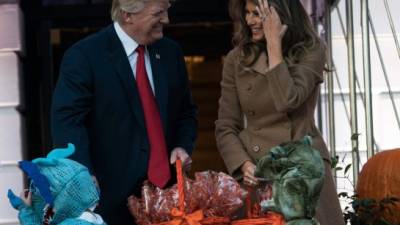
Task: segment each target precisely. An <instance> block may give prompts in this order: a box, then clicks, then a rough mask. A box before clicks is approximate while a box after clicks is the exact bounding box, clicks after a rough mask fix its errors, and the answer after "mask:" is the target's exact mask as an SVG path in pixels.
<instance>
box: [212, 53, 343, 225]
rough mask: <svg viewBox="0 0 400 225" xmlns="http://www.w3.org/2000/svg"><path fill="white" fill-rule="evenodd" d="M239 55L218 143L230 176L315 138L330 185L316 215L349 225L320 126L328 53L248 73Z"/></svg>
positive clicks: (226, 71) (222, 108) (224, 94)
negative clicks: (278, 149) (275, 150)
mask: <svg viewBox="0 0 400 225" xmlns="http://www.w3.org/2000/svg"><path fill="white" fill-rule="evenodd" d="M239 56H240V50H239V49H238V48H235V49H233V50H232V51H231V52H230V53H229V54H228V55H227V57H226V59H225V63H224V68H223V75H222V81H221V98H220V100H219V111H218V120H217V121H216V123H215V125H216V131H215V133H216V139H217V145H218V149H219V151H220V154H221V156H222V158H223V160H224V162H225V164H226V166H227V168H228V171H229V173H231V174H233V175H235V176H236V175H238V174H240V173H237V172H239V171H238V170H239V169H240V166H241V165H242V164H243V163H244V162H245V161H247V160H250V161H252V162H254V163H255V162H256V161H257V160H258V159H259V158H261V157H262V156H264V155H265V154H266V152H267V151H268V150H269V149H270V148H272V147H274V146H276V145H279V144H281V143H282V142H286V141H292V140H298V139H301V138H303V137H304V136H305V135H307V134H308V135H311V136H312V137H313V141H314V147H315V148H316V149H318V150H319V151H320V153H321V156H322V157H323V158H324V160H325V161H326V179H325V184H324V188H323V190H322V193H321V199H320V202H319V205H318V209H317V218H318V219H319V222H320V223H321V225H342V224H343V225H344V222H343V217H342V214H341V210H340V206H339V201H338V198H337V195H336V189H335V186H334V182H333V179H332V175H331V172H330V171H331V170H330V163H329V162H330V155H329V153H328V150H327V147H326V145H325V143H324V141H323V139H322V136H321V134H320V132H319V131H318V129H317V128H316V126H315V121H314V112H315V107H316V105H317V100H318V94H319V84H320V83H321V82H323V70H324V66H325V48H324V47H323V46H319V47H316V48H315V49H313V50H311V51H309V52H308V53H306V54H304V55H303V56H302V58H301V59H300V60H299V62H298V63H296V64H293V65H288V64H287V63H286V62H282V63H280V64H279V65H277V66H275V67H274V68H272V69H271V70H268V65H267V56H266V54H265V53H263V54H261V55H260V57H259V58H258V59H257V61H256V62H255V63H254V64H253V65H252V66H251V67H246V66H244V65H242V64H241V63H240V60H239Z"/></svg>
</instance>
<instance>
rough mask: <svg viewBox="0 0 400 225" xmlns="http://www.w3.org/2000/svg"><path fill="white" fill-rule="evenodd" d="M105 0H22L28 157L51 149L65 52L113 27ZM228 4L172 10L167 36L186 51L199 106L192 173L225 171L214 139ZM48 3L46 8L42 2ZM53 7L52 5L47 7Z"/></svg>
mask: <svg viewBox="0 0 400 225" xmlns="http://www.w3.org/2000/svg"><path fill="white" fill-rule="evenodd" d="M105 2H108V1H104V0H103V1H99V0H97V1H95V0H91V1H90V0H64V1H62V0H58V1H54V0H52V1H45V0H44V1H43V2H40V1H32V0H22V1H21V7H22V10H23V12H24V15H25V40H26V56H25V57H24V59H23V66H24V78H25V93H26V94H25V95H26V99H27V101H26V102H27V105H26V108H25V109H23V111H24V115H25V116H26V128H27V140H26V141H27V150H28V157H29V158H35V157H38V156H43V155H44V154H46V153H47V152H48V151H49V150H50V149H51V148H52V144H51V136H50V130H49V127H50V124H49V111H50V103H51V96H52V92H53V89H54V86H55V84H56V81H57V78H58V71H59V65H60V62H61V59H62V56H63V54H64V52H65V50H66V49H68V48H69V47H70V46H71V45H72V44H73V43H75V42H76V41H78V40H80V39H82V38H83V37H85V36H87V35H89V34H91V33H93V32H96V31H98V30H99V29H101V28H102V27H104V26H106V25H108V24H110V23H111V20H110V19H109V8H110V5H109V4H107V3H105ZM227 2H228V0H221V1H219V0H202V1H198V0H193V1H192V0H180V1H179V0H178V1H176V2H175V3H174V4H173V6H172V7H171V9H170V18H171V25H170V26H168V27H167V28H166V29H165V35H166V36H167V37H170V38H172V39H174V40H176V41H178V42H179V43H180V44H181V46H182V48H183V50H184V53H185V56H186V61H187V66H188V71H189V76H190V80H191V85H192V88H193V89H192V90H193V95H194V98H195V101H196V103H197V104H198V106H199V121H200V129H199V139H198V143H197V147H196V151H195V155H194V156H193V157H194V165H193V170H194V171H199V170H204V169H215V170H224V166H223V162H222V160H221V159H220V158H219V155H218V152H217V149H216V146H215V139H214V121H215V119H216V117H217V101H218V97H219V94H220V93H219V81H220V79H221V70H222V60H223V56H224V55H225V54H226V53H227V52H228V51H229V49H230V48H231V34H232V25H231V23H230V20H229V17H228V13H227ZM42 3H46V4H42ZM49 3H51V4H49Z"/></svg>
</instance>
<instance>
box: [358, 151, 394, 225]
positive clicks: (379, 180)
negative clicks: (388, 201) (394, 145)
mask: <svg viewBox="0 0 400 225" xmlns="http://www.w3.org/2000/svg"><path fill="white" fill-rule="evenodd" d="M356 193H357V195H358V198H360V199H365V198H370V199H375V200H376V201H380V200H382V199H384V198H385V197H396V198H398V199H400V148H399V149H393V150H386V151H382V152H380V153H378V154H376V155H375V156H373V157H371V158H370V159H369V160H368V161H367V163H366V164H365V165H364V166H363V169H362V170H361V174H360V176H359V179H358V183H357V188H356ZM390 209H391V211H392V212H393V215H390V214H388V213H386V214H384V215H383V217H384V218H385V219H386V220H388V221H390V222H392V223H395V224H398V223H400V203H396V204H395V205H394V206H392V207H390Z"/></svg>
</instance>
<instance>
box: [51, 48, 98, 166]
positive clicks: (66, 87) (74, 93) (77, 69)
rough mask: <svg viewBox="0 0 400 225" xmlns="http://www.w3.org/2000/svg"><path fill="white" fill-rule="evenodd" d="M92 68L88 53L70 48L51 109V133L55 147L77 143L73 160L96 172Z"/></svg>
mask: <svg viewBox="0 0 400 225" xmlns="http://www.w3.org/2000/svg"><path fill="white" fill-rule="evenodd" d="M92 91H93V90H92V78H91V69H90V65H89V63H88V60H87V58H86V57H85V55H84V54H83V53H82V52H81V51H80V50H79V49H76V48H72V49H70V50H68V51H67V52H66V54H65V56H64V58H63V61H62V64H61V68H60V76H59V79H58V81H57V85H56V88H55V90H54V94H53V99H52V109H51V132H52V138H53V144H54V145H55V147H65V146H66V145H67V143H73V144H74V145H75V146H76V151H75V153H74V154H73V155H72V156H71V158H72V159H74V160H76V161H78V162H80V163H82V164H83V165H85V166H86V167H88V168H89V170H90V171H92V165H91V162H90V154H89V140H88V132H87V128H86V123H87V116H88V114H89V112H90V110H91V105H92V99H93V92H92Z"/></svg>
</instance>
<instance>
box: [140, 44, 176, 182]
mask: <svg viewBox="0 0 400 225" xmlns="http://www.w3.org/2000/svg"><path fill="white" fill-rule="evenodd" d="M144 51H145V49H144V46H143V45H139V46H138V47H137V49H136V52H137V53H138V58H137V63H136V86H137V88H138V91H139V95H140V101H141V103H142V108H143V113H144V120H145V123H146V130H147V137H148V139H149V142H150V160H149V167H148V170H147V176H148V178H149V181H150V182H151V183H153V184H155V185H156V186H157V187H159V188H163V187H164V186H165V185H166V184H167V182H168V180H169V179H170V177H171V173H170V171H169V160H168V154H167V145H166V143H165V138H164V132H163V127H162V123H161V117H160V113H159V111H158V108H157V104H156V101H155V98H154V95H153V91H152V89H151V86H150V82H149V78H148V77H147V73H146V67H145V63H144Z"/></svg>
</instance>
